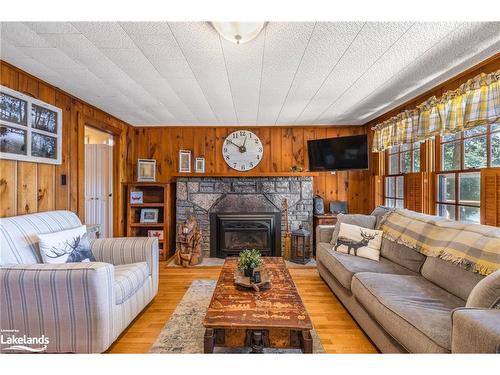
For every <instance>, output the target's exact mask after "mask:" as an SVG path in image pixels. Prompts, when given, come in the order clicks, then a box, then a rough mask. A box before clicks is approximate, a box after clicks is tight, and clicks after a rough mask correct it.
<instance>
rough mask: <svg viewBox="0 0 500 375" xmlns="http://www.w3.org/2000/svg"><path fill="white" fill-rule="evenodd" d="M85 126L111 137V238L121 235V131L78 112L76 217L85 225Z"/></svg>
mask: <svg viewBox="0 0 500 375" xmlns="http://www.w3.org/2000/svg"><path fill="white" fill-rule="evenodd" d="M85 126H89V127H91V128H94V129H97V130H100V131H102V132H105V133H108V134H110V135H112V136H113V169H112V170H113V236H115V237H118V236H120V235H121V233H122V232H121V230H120V218H119V215H118V212H119V211H120V210H119V208H120V202H121V198H122V197H121V188H120V187H121V183H120V181H122V175H121V174H122V173H121V172H122V170H121V168H120V167H121V165H122V164H121V163H122V161H121V160H120V155H121V142H120V137H121V135H122V129H120V128H117V127H114V126H112V125H109V124H107V123H105V122H103V121H100V120H97V119H95V118H92V117H89V116H86V115H84V114H82V113H81V112H78V172H77V175H78V216H79V217H80V220H81V221H82V222H83V223H85V139H84V138H85Z"/></svg>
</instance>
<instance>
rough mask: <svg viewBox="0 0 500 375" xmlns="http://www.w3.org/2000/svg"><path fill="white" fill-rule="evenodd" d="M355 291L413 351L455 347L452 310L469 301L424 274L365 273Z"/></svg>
mask: <svg viewBox="0 0 500 375" xmlns="http://www.w3.org/2000/svg"><path fill="white" fill-rule="evenodd" d="M351 289H352V293H353V294H354V296H355V297H356V299H357V300H358V301H359V302H360V303H361V304H362V305H363V306H364V308H365V309H366V310H367V311H368V313H370V315H371V316H372V317H373V318H374V319H375V320H377V321H378V322H379V323H380V325H381V326H382V327H383V328H384V329H385V330H386V331H387V332H388V333H389V334H390V335H391V336H392V337H394V338H395V339H396V340H397V341H398V342H399V343H401V345H403V346H404V347H405V348H406V349H407V350H408V351H409V352H411V353H439V352H449V351H450V350H451V312H452V310H453V309H455V308H457V307H462V306H464V305H465V302H464V301H463V300H461V299H460V298H458V297H456V296H454V295H453V294H451V293H448V292H447V291H445V290H444V289H441V288H440V287H438V286H436V285H434V284H433V283H431V282H429V281H428V280H426V279H425V278H423V277H422V276H412V275H388V274H379V273H372V272H362V273H357V274H356V275H354V277H353V279H352V286H351Z"/></svg>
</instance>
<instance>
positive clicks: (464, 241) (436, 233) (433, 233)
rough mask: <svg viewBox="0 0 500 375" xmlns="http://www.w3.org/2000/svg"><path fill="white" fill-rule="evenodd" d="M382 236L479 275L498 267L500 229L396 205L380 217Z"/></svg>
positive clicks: (499, 266)
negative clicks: (398, 207) (451, 219)
mask: <svg viewBox="0 0 500 375" xmlns="http://www.w3.org/2000/svg"><path fill="white" fill-rule="evenodd" d="M381 229H382V230H383V231H384V238H386V239H387V240H389V241H393V242H397V243H399V244H403V245H405V246H408V247H409V248H412V249H415V250H416V251H419V252H420V253H422V254H424V255H426V256H431V257H439V258H441V259H443V260H447V261H449V262H453V263H455V264H457V265H459V266H460V267H463V268H465V269H467V270H471V271H473V272H477V273H479V274H481V275H489V274H490V273H492V272H494V271H496V270H498V269H500V229H499V228H496V227H490V226H486V225H477V224H466V223H460V222H455V221H450V220H447V219H444V218H439V217H436V216H430V215H424V214H419V213H416V212H413V211H409V210H403V209H397V210H394V211H391V212H389V213H388V214H387V216H386V217H385V218H384V221H383V223H382V226H381Z"/></svg>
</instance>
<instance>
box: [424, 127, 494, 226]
mask: <svg viewBox="0 0 500 375" xmlns="http://www.w3.org/2000/svg"><path fill="white" fill-rule="evenodd" d="M495 124H497V123H492V124H486V131H485V132H484V133H480V134H473V135H469V136H466V135H465V132H466V131H467V130H472V129H474V128H471V129H466V130H463V131H460V132H459V133H457V134H458V137H457V138H456V139H452V140H444V137H443V136H438V137H436V138H437V139H436V164H437V168H436V169H437V170H436V183H435V192H434V199H435V201H434V207H435V209H436V214H437V215H439V206H440V205H448V206H454V209H455V219H454V220H456V221H461V220H460V207H473V208H479V209H480V210H481V201H479V203H478V204H477V205H476V204H467V203H461V202H460V176H461V175H464V174H465V175H466V174H468V173H480V172H481V169H483V168H492V166H491V161H492V144H491V139H492V134H496V133H498V134H500V127H498V129H495V130H494V131H492V126H493V125H495ZM480 126H481V125H480ZM481 137H485V138H486V165H484V166H482V167H477V168H465V142H466V141H467V140H470V139H474V138H481ZM452 143H458V144H459V145H460V166H459V168H458V169H450V170H445V169H444V159H443V145H446V144H452ZM447 174H449V175H454V178H455V186H454V189H455V200H454V203H450V202H446V201H443V200H439V197H440V191H439V177H440V176H442V175H447ZM479 215H481V211H480V212H479Z"/></svg>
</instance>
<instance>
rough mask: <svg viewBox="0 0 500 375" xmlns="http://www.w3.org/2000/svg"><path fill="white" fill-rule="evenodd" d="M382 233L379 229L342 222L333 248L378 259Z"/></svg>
mask: <svg viewBox="0 0 500 375" xmlns="http://www.w3.org/2000/svg"><path fill="white" fill-rule="evenodd" d="M382 233H383V232H382V231H381V230H373V229H366V228H363V227H360V226H358V225H352V224H346V223H342V224H340V231H339V236H338V238H337V241H336V243H335V245H334V246H333V250H335V251H339V252H341V253H346V254H351V255H355V256H359V257H362V258H368V259H372V260H376V261H378V260H379V259H380V245H381V244H382Z"/></svg>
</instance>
